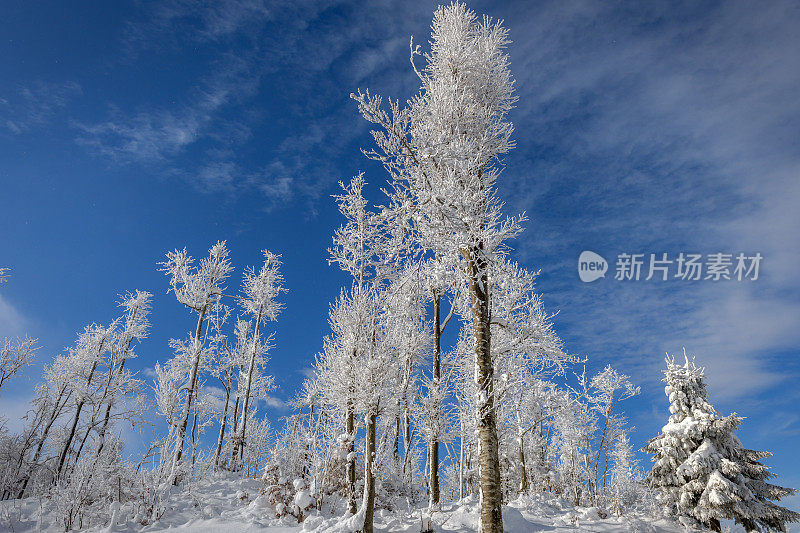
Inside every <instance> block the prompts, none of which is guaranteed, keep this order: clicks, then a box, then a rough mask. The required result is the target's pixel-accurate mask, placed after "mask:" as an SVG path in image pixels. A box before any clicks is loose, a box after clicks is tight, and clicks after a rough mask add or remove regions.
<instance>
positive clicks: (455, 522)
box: [0, 479, 683, 533]
mask: <svg viewBox="0 0 800 533" xmlns="http://www.w3.org/2000/svg"><path fill="white" fill-rule="evenodd" d="M261 487H262V484H261V482H260V481H259V480H252V479H249V480H233V479H215V480H208V481H202V482H200V483H198V484H197V485H194V486H190V487H189V488H188V489H182V490H178V489H173V491H172V492H170V493H169V494H168V495H167V496H166V498H165V500H164V501H163V502H162V505H163V507H164V512H163V515H162V516H161V518H160V519H159V520H158V521H157V522H156V523H154V524H151V525H147V526H143V525H141V524H140V523H138V522H137V521H136V518H137V517H136V516H134V513H133V509H132V507H130V506H127V505H124V504H123V505H122V506H121V507H120V508H119V509H118V510H117V513H116V515H117V517H116V520H115V521H114V523H113V524H106V525H105V526H102V527H94V528H93V529H90V530H88V531H96V532H104V531H116V532H127V533H133V532H137V533H138V532H156V531H166V530H170V531H191V532H198V533H211V532H215V533H216V532H232V533H248V532H251V531H262V532H263V531H267V532H269V533H289V532H311V531H314V532H320V533H322V532H328V533H334V532H336V533H344V532H346V531H349V529H348V525H349V524H348V522H350V523H352V521H347V520H344V519H343V518H342V517H341V516H340V513H339V512H337V513H335V514H333V515H332V514H331V511H327V512H325V511H323V512H322V513H320V512H318V511H313V512H311V513H310V514H309V516H308V517H306V519H305V520H304V521H303V522H302V523H301V524H297V522H296V520H295V519H294V518H292V517H289V518H283V519H278V518H275V513H274V510H273V509H272V507H270V505H269V504H268V502H267V500H266V498H265V497H264V496H261V495H260V490H261ZM40 510H41V511H40ZM601 514H603V515H604V514H605V513H603V512H602V511H601V510H598V509H597V508H585V507H577V508H576V507H573V506H571V505H569V504H568V503H566V502H565V501H564V500H562V499H561V498H558V497H556V496H553V495H549V494H545V495H535V496H523V497H520V498H518V499H517V500H514V501H512V502H510V503H509V505H508V506H507V507H505V508H504V510H503V520H504V524H505V529H506V531H509V532H514V533H516V532H520V533H525V532H534V531H550V532H555V533H558V532H566V531H570V532H575V531H586V532H614V531H620V532H628V531H630V532H643V533H644V532H647V533H679V532H682V531H683V528H682V527H680V526H678V525H677V524H675V523H671V522H668V521H666V520H652V519H646V518H643V517H639V516H624V517H621V518H617V517H615V516H607V517H606V518H601ZM428 518H430V522H431V523H432V525H433V528H432V529H433V531H437V532H439V531H440V532H476V531H478V526H479V518H478V501H477V498H474V497H472V498H465V499H464V500H461V501H460V502H453V503H443V504H442V505H441V506H440V508H439V509H438V510H437V511H435V512H434V513H433V514H432V515H431V516H430V517H428V515H427V512H426V510H425V509H423V508H413V507H409V506H408V505H407V504H402V505H400V506H399V508H398V509H397V510H395V511H386V510H381V509H379V510H376V513H375V526H376V531H380V532H414V533H417V532H419V531H421V529H422V527H421V526H422V524H423V523H424V522H427V520H428ZM0 531H13V532H15V533H17V532H19V533H22V532H33V531H43V532H59V531H63V528H62V527H61V526H60V525H59V523H58V519H57V517H56V516H55V515H54V513H53V512H52V511H49V510H48V507H47V504H46V502H40V501H39V500H38V499H34V498H29V499H27V500H23V501H5V502H0Z"/></svg>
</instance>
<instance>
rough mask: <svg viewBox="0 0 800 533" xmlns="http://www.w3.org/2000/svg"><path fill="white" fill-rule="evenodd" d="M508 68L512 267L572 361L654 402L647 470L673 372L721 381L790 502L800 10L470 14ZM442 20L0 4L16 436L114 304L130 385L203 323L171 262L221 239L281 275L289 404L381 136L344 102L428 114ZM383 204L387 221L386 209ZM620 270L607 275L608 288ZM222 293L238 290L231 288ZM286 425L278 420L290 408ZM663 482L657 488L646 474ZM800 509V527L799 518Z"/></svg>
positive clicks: (1, 257) (645, 409)
mask: <svg viewBox="0 0 800 533" xmlns="http://www.w3.org/2000/svg"><path fill="white" fill-rule="evenodd" d="M469 5H470V7H471V8H473V9H475V10H476V11H478V12H479V13H486V14H489V15H491V16H493V17H495V18H501V19H504V20H505V22H506V25H507V26H508V28H509V29H510V32H511V38H512V39H513V41H514V44H513V45H512V46H511V48H510V51H509V52H510V56H511V68H512V72H513V74H514V75H515V77H516V80H517V89H518V95H519V103H518V106H517V108H516V109H515V110H514V111H513V113H512V120H513V121H514V123H515V127H516V135H515V138H516V141H517V149H516V150H514V151H513V152H512V153H511V154H509V156H508V158H507V168H506V170H505V172H504V174H503V177H502V180H501V183H500V192H501V195H502V197H503V198H505V199H506V200H507V209H508V212H509V213H517V212H521V211H526V212H527V214H528V216H529V218H530V221H529V222H528V223H527V229H526V231H525V232H524V233H523V234H522V236H521V237H520V238H519V239H517V241H516V242H515V243H514V246H515V248H516V251H515V252H514V257H515V259H517V260H518V261H520V262H521V263H522V264H523V265H525V266H527V267H529V268H532V269H541V277H540V280H539V284H538V286H539V288H540V290H541V291H542V292H543V293H544V301H545V304H546V305H547V306H548V308H549V309H551V310H558V311H559V314H558V315H557V317H556V319H555V322H556V327H557V331H558V332H559V333H560V334H561V336H562V337H563V339H564V340H565V343H566V347H567V349H568V350H569V351H570V352H572V353H576V354H580V355H584V356H586V357H587V358H588V361H589V362H588V364H589V366H590V367H591V368H600V367H602V366H604V365H605V364H607V363H612V364H614V365H615V366H616V367H617V368H619V369H620V370H621V371H623V372H625V373H628V374H630V375H631V376H632V377H633V379H634V381H635V382H636V383H637V384H640V385H641V386H642V388H643V394H642V396H641V397H639V398H637V399H635V400H631V401H630V402H629V405H628V406H627V410H628V414H629V416H630V419H631V422H632V423H633V424H634V425H635V426H636V427H637V430H636V432H635V434H634V443H635V444H636V445H642V444H644V442H645V440H646V439H647V438H648V437H651V436H654V435H655V434H656V433H657V432H658V430H659V428H660V427H661V425H663V423H664V422H665V420H666V416H667V411H666V407H667V403H666V398H665V397H664V395H663V388H662V384H661V383H660V382H659V379H660V374H659V372H660V369H661V367H662V366H663V354H664V352H666V351H669V352H671V353H676V352H679V351H680V350H681V348H682V347H683V346H686V348H687V350H689V351H690V352H692V353H694V354H695V355H696V356H697V358H698V360H699V362H700V363H701V364H704V365H705V366H706V367H707V372H708V380H709V383H710V395H711V399H712V402H713V403H715V405H716V407H717V408H718V409H719V410H721V411H723V412H730V411H734V410H735V411H736V412H738V413H739V414H740V415H742V416H745V417H747V419H746V420H745V422H744V425H743V428H742V430H741V438H742V440H743V442H744V443H745V445H746V446H748V447H751V448H756V449H767V450H771V451H773V452H775V457H773V458H772V459H771V460H770V464H771V465H772V466H773V467H774V469H775V471H776V472H777V473H778V474H779V475H780V477H779V480H778V481H779V482H781V483H783V484H785V485H789V486H794V487H800V466H798V465H797V462H796V461H795V460H794V459H795V457H794V453H793V452H796V449H797V444H796V443H797V439H798V436H799V435H800V409H798V407H797V405H798V401H800V388H798V387H797V386H796V385H793V384H795V383H796V381H797V379H798V376H799V375H800V364H798V348H799V347H800V281H799V280H800V277H799V276H798V275H797V265H798V264H799V263H800V239H798V238H797V232H798V230H800V179H798V176H799V175H800V146H799V140H800V131H798V129H800V126H798V124H800V99H798V98H797V95H798V90H800V54H798V52H797V51H798V50H800V34H798V33H797V31H796V28H797V27H798V25H800V6H798V5H797V4H796V3H791V2H769V3H758V4H755V3H752V2H702V3H697V2H686V3H680V2H678V3H676V2H669V3H667V2H664V3H657V2H647V3H641V2H629V3H620V2H616V3H609V2H473V3H470V4H469ZM435 7H436V3H435V2H418V3H409V2H361V3H348V2H321V1H314V2H302V1H301V2H258V1H255V0H238V1H228V2H214V3H208V4H203V3H199V2H191V1H166V2H133V3H131V2H70V3H63V2H51V3H37V4H32V3H30V2H15V1H9V2H4V3H3V6H2V7H0V35H2V39H0V72H2V75H0V228H2V230H0V231H2V236H3V239H2V246H1V247H0V266H7V267H11V268H12V269H13V270H12V276H11V278H10V280H9V283H7V284H4V285H3V286H2V292H0V336H3V335H21V334H23V333H28V334H30V335H31V336H34V337H38V338H39V339H40V344H41V346H42V349H41V350H40V352H39V366H37V367H34V368H32V369H29V371H28V372H27V375H28V378H27V379H20V380H19V381H18V382H17V383H16V384H14V385H13V387H12V388H11V389H10V390H9V391H8V392H5V393H4V396H3V398H2V399H0V402H1V403H2V406H3V411H5V412H7V413H8V414H9V415H12V416H13V415H15V414H19V413H21V412H23V411H24V409H25V405H26V402H27V401H28V399H29V398H30V395H31V389H32V388H33V386H34V384H35V382H36V380H37V379H38V372H40V369H41V366H40V365H41V363H42V362H47V361H49V360H51V359H52V357H53V356H54V355H55V354H56V353H58V352H59V351H60V350H61V349H63V347H64V346H66V345H69V344H70V343H71V342H72V340H73V338H74V335H75V333H76V331H78V330H79V329H80V328H82V327H83V326H84V325H86V324H88V323H91V322H93V321H96V322H108V321H109V320H110V319H111V318H112V317H113V316H114V313H115V312H116V309H115V307H114V302H115V301H116V295H117V294H119V293H120V292H123V291H125V290H131V289H142V290H149V291H151V292H153V293H155V295H156V297H155V302H154V311H153V323H154V327H153V330H152V334H151V336H150V338H149V339H148V340H147V341H146V342H145V343H144V344H143V345H142V346H141V348H140V350H139V353H140V359H139V360H138V361H137V363H138V368H139V369H140V370H143V369H145V368H148V367H151V366H152V365H153V363H154V362H155V361H156V360H162V361H163V360H165V359H166V358H168V357H169V355H170V354H169V348H168V344H167V343H168V339H169V338H170V337H179V336H182V335H183V334H184V333H185V331H188V329H189V328H190V327H191V318H190V317H189V316H188V313H186V312H185V311H184V310H183V309H181V308H180V306H179V305H178V304H177V302H176V301H175V300H174V298H173V297H172V296H171V295H167V294H166V293H165V291H166V288H167V283H166V279H165V278H164V276H163V275H162V274H161V273H159V272H157V270H156V262H157V261H160V260H161V258H162V257H163V254H164V253H165V252H166V251H167V250H171V249H174V248H176V247H181V248H182V247H184V246H186V247H188V249H189V250H190V252H191V253H192V254H193V255H195V256H199V255H203V254H204V253H205V251H206V250H207V249H208V247H209V246H210V245H211V244H212V243H213V242H215V241H216V240H218V239H227V241H228V244H229V247H230V249H231V252H232V257H233V259H234V262H235V264H236V266H237V272H238V273H239V274H240V273H241V271H242V268H243V267H244V266H246V265H251V264H256V263H257V262H258V261H259V250H261V249H263V248H268V249H270V250H272V251H274V252H277V253H280V254H283V258H284V261H285V268H284V271H285V277H286V285H287V287H288V288H289V290H290V292H289V294H288V295H286V298H285V301H286V310H285V312H284V313H283V315H282V316H281V318H280V321H279V323H278V324H277V326H276V332H277V336H276V348H275V350H274V351H273V362H272V370H273V372H274V374H275V375H276V378H277V383H278V384H279V386H280V388H279V389H278V390H277V391H276V392H275V397H276V399H287V398H289V397H290V396H291V395H292V393H293V392H294V390H295V389H296V387H297V386H298V384H299V382H300V381H301V380H302V377H303V376H302V370H303V368H307V367H308V365H309V364H310V362H311V360H312V358H313V354H314V353H315V352H317V351H318V350H319V348H320V346H321V338H322V335H324V334H325V332H326V329H327V324H326V319H327V318H326V314H327V309H328V303H329V302H330V301H331V300H332V299H333V298H334V297H335V295H336V294H337V293H338V291H339V287H340V286H342V285H343V284H344V283H346V277H345V276H344V275H342V274H341V273H339V272H338V271H336V269H335V268H333V267H329V266H328V265H327V263H326V253H325V249H326V247H327V246H329V243H330V238H331V234H332V231H333V229H334V227H335V226H337V225H338V224H339V223H340V220H339V218H338V214H337V212H336V209H335V205H334V203H333V201H332V199H331V198H330V195H331V194H333V193H335V192H336V182H337V181H338V180H340V179H348V178H349V177H350V176H352V175H353V174H355V173H356V172H357V171H359V170H364V171H365V172H366V173H367V178H368V180H369V181H370V183H371V185H372V186H373V190H374V188H375V187H377V186H378V185H379V184H380V183H381V182H382V181H383V180H384V179H385V175H384V174H383V172H382V170H381V169H380V168H378V167H377V166H376V165H374V164H373V163H371V162H369V161H367V160H366V159H365V158H364V157H363V156H362V155H361V154H360V152H359V148H360V147H362V146H368V145H369V142H370V137H369V133H368V132H369V128H368V126H367V124H366V123H365V122H364V121H363V120H362V119H361V118H360V117H359V116H358V115H357V113H356V109H355V106H354V105H353V103H352V101H351V100H349V98H348V96H349V94H350V92H351V91H354V90H355V89H357V88H370V89H371V90H373V91H375V92H379V93H381V94H383V95H384V96H393V97H400V98H407V97H409V96H411V95H412V94H413V91H414V90H415V89H416V86H415V76H414V75H413V72H412V71H411V69H410V67H409V64H408V56H409V52H408V41H409V37H410V36H411V35H414V37H415V39H416V41H417V42H424V41H425V40H426V39H427V35H428V27H429V24H430V20H431V17H432V13H433V10H434V9H435ZM374 198H375V200H376V201H377V200H379V197H378V196H377V195H376V196H374ZM582 250H593V251H595V252H598V253H599V254H601V255H603V256H604V257H606V259H609V260H610V261H611V262H612V263H613V261H614V259H615V258H616V255H617V254H619V253H622V252H627V253H645V254H650V253H658V254H660V253H668V254H670V256H677V254H678V253H680V252H687V253H688V252H695V253H702V254H710V253H715V252H726V253H738V252H747V253H748V254H752V253H755V252H759V253H761V254H762V255H763V256H764V260H763V263H762V265H761V272H760V277H759V279H758V280H757V281H752V282H747V281H745V282H736V281H729V282H718V283H714V282H711V281H698V282H685V281H681V280H669V281H664V282H656V281H649V282H648V281H643V280H641V281H628V282H622V281H615V280H614V279H613V277H612V276H607V277H606V278H605V279H602V280H598V281H596V282H594V283H591V284H584V283H582V282H581V281H580V280H579V279H578V276H577V271H576V263H577V258H578V255H579V254H580V252H581V251H582ZM611 268H612V269H613V264H612V267H611ZM235 284H236V283H235V282H232V284H231V285H232V286H235ZM272 403H273V405H272V406H269V407H268V408H267V409H268V412H269V413H270V416H271V417H273V418H274V417H277V416H280V415H281V413H282V411H281V408H280V406H279V405H278V404H279V402H278V401H277V400H276V401H274V402H272ZM645 465H647V463H645ZM790 505H791V506H793V507H794V508H798V507H800V499H797V498H795V499H793V500H791V501H790Z"/></svg>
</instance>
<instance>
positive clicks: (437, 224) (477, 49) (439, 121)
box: [353, 3, 520, 532]
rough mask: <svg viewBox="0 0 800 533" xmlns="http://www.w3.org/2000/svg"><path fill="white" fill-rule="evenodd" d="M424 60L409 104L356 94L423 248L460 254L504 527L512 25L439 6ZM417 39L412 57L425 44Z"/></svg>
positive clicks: (483, 465) (488, 455)
mask: <svg viewBox="0 0 800 533" xmlns="http://www.w3.org/2000/svg"><path fill="white" fill-rule="evenodd" d="M430 43H431V50H430V52H429V53H427V54H424V56H423V57H424V59H425V61H426V65H425V66H424V67H423V68H422V69H421V70H417V69H416V67H415V72H416V73H417V75H418V77H419V79H420V81H421V84H422V86H421V90H420V92H419V94H418V95H417V96H415V97H414V98H413V99H412V100H410V101H409V102H408V105H407V106H406V107H404V108H402V109H401V107H400V105H399V103H398V102H390V106H389V107H390V109H389V110H388V111H387V110H385V109H383V108H382V106H381V98H380V97H377V96H372V95H370V94H369V93H368V92H367V93H361V92H359V93H358V94H356V95H353V98H354V99H355V100H356V101H357V102H358V105H359V109H360V111H361V113H362V115H363V116H364V118H365V119H367V120H368V121H370V122H372V123H375V124H377V125H378V126H379V127H380V130H379V131H376V132H374V133H373V136H374V138H375V140H376V143H377V150H375V151H372V152H369V153H368V155H371V156H372V157H374V158H375V159H377V160H380V161H382V162H383V164H384V166H385V167H386V168H387V170H388V171H389V172H390V174H391V176H392V178H393V180H394V183H393V189H394V191H395V194H396V197H397V198H399V200H398V203H401V204H403V205H404V206H405V208H406V210H407V212H408V213H409V215H410V220H412V221H413V225H414V227H415V231H416V233H417V234H418V235H419V237H420V240H421V245H422V246H423V248H424V249H428V250H432V251H433V252H434V253H436V254H438V255H440V256H446V255H449V256H451V257H457V258H458V261H459V262H460V263H461V265H460V266H461V269H460V271H461V272H462V273H463V274H462V276H463V278H462V280H463V283H465V285H466V286H467V287H468V289H469V295H470V302H471V311H472V332H473V347H474V364H475V369H476V370H475V380H476V383H477V385H478V402H477V405H476V408H477V410H476V413H475V416H476V420H478V424H477V427H478V432H479V439H478V440H479V453H478V456H479V464H480V479H481V523H482V529H483V531H485V532H500V531H502V529H503V520H502V511H501V507H502V490H501V483H500V463H499V455H498V440H497V421H496V413H495V406H494V393H493V390H492V387H493V385H494V376H493V364H492V360H491V331H490V322H491V316H490V311H489V308H490V301H491V294H490V283H489V272H490V270H491V266H492V264H493V263H494V261H495V260H496V257H497V255H498V254H499V253H501V252H502V245H503V243H504V242H505V241H506V240H508V239H509V238H511V237H513V236H515V235H516V234H517V233H519V231H520V227H519V219H508V218H506V217H504V216H503V215H502V212H501V211H502V209H501V208H502V202H501V201H500V200H499V198H498V197H497V195H496V193H495V182H496V180H497V178H498V177H499V175H500V171H501V166H502V164H501V161H500V157H501V156H502V155H503V154H505V153H507V152H508V151H509V150H511V148H513V146H514V143H513V141H512V140H511V133H512V131H513V127H512V125H511V123H510V122H509V121H508V120H507V115H508V112H509V111H510V110H511V108H512V106H513V104H514V101H515V96H514V95H513V86H514V83H513V80H512V77H511V74H510V72H509V69H508V56H507V54H506V53H505V47H506V46H507V45H508V43H509V40H508V32H507V30H506V29H505V28H503V26H502V25H501V24H500V23H499V22H494V21H491V20H490V19H488V18H485V19H483V20H478V18H477V16H476V15H475V13H473V12H472V11H470V10H468V9H467V8H466V6H464V4H460V3H453V4H451V5H449V6H447V7H440V8H439V9H437V11H436V13H435V15H434V19H433V24H432V34H431V41H430ZM418 53H419V52H418V50H417V49H416V48H413V47H412V58H413V56H414V55H416V54H418Z"/></svg>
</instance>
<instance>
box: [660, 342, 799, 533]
mask: <svg viewBox="0 0 800 533" xmlns="http://www.w3.org/2000/svg"><path fill="white" fill-rule="evenodd" d="M684 359H685V363H684V364H683V365H679V364H676V363H675V361H674V358H672V357H667V370H666V372H665V374H666V377H665V378H664V381H665V382H666V383H667V386H666V388H665V389H664V390H665V393H666V394H667V396H668V397H669V401H670V408H669V410H670V413H671V415H670V417H669V422H668V423H667V425H666V426H664V427H663V428H662V433H661V435H659V436H658V437H655V438H653V439H651V440H650V442H649V443H648V444H647V446H645V448H644V451H646V452H648V453H652V454H654V457H653V461H654V463H655V464H654V465H653V470H652V471H651V472H650V473H649V474H648V475H647V482H648V483H649V484H650V486H651V487H652V488H653V489H654V490H655V492H656V496H657V498H658V499H659V502H660V503H661V504H662V505H663V506H665V507H666V506H669V507H671V508H672V509H673V511H676V512H677V513H678V514H680V515H682V516H685V517H689V518H690V519H693V520H697V522H699V523H700V524H702V525H704V526H706V527H708V528H710V529H712V530H713V531H720V520H723V519H728V520H734V521H736V522H737V523H739V524H741V525H742V526H744V528H745V529H746V530H747V531H785V524H786V523H787V522H795V521H798V520H800V514H798V513H795V512H793V511H790V510H788V509H786V508H784V507H780V506H778V505H776V504H775V503H773V501H771V500H776V501H777V500H779V499H780V498H782V497H784V496H787V495H790V494H793V493H795V492H796V491H795V490H794V489H788V488H783V487H779V486H777V485H772V484H770V483H768V482H767V480H768V479H770V478H773V477H775V474H773V473H772V472H769V471H768V469H767V467H766V466H765V465H763V464H761V462H760V459H763V458H765V457H769V456H770V455H772V454H770V453H769V452H760V451H754V450H748V449H745V448H744V447H743V446H742V443H741V442H740V441H739V439H738V438H737V437H736V436H735V435H734V431H736V429H738V427H739V425H740V424H741V422H742V420H743V419H742V417H739V416H737V415H736V414H735V413H734V414H731V415H729V416H721V415H720V414H719V413H718V412H717V411H716V410H715V409H714V407H713V406H712V405H711V404H710V403H709V402H708V400H707V397H706V385H705V382H704V369H703V368H701V367H697V366H696V365H695V364H694V359H692V360H691V361H690V360H689V358H688V357H687V356H686V354H685V352H684Z"/></svg>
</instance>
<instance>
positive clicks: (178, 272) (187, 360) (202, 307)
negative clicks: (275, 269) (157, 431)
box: [160, 241, 233, 484]
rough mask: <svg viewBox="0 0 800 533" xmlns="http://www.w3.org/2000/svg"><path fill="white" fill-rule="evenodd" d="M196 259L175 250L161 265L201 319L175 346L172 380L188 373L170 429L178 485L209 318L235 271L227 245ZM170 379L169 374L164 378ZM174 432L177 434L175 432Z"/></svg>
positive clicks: (183, 300) (178, 294) (178, 390)
mask: <svg viewBox="0 0 800 533" xmlns="http://www.w3.org/2000/svg"><path fill="white" fill-rule="evenodd" d="M193 263H194V259H193V258H192V257H191V256H189V255H188V254H187V253H186V249H183V250H175V251H174V252H169V253H168V254H167V260H166V261H164V262H163V263H160V264H161V266H162V268H161V270H162V271H163V272H164V273H165V274H166V275H167V276H169V278H170V289H169V290H170V291H171V292H172V293H173V294H175V298H177V300H178V302H180V303H181V304H183V305H184V306H185V307H187V308H188V309H190V310H191V311H192V312H193V313H194V314H196V315H197V325H196V327H195V329H194V333H193V335H192V336H191V337H190V339H189V341H188V342H186V343H180V342H173V346H174V347H175V348H176V349H178V351H179V353H178V357H177V358H176V359H174V360H173V363H175V364H173V365H172V369H171V377H172V378H176V377H178V375H179V374H181V373H182V372H181V370H188V372H187V374H188V378H187V380H186V382H185V383H180V384H179V385H178V386H177V388H176V389H175V390H174V392H175V393H176V394H177V396H179V400H178V401H179V402H180V405H179V406H178V411H179V414H178V416H177V417H176V418H175V419H174V420H173V421H172V422H173V424H174V425H173V426H172V427H171V428H170V436H171V440H172V442H170V443H169V444H170V445H171V447H172V450H171V465H170V471H169V474H168V476H169V481H170V482H171V483H172V484H177V483H178V482H179V481H180V469H181V458H182V456H183V448H184V444H185V441H186V429H187V427H188V425H189V417H190V415H191V412H192V405H193V404H194V402H195V400H196V399H197V396H198V392H199V391H198V377H199V375H200V369H201V362H202V359H203V355H204V352H205V350H204V344H205V343H204V338H203V324H204V321H205V318H206V314H207V313H208V312H209V310H210V309H211V306H212V305H214V303H216V302H217V301H218V300H219V299H220V298H221V297H222V295H223V292H224V290H225V285H224V284H225V281H226V280H227V278H228V276H229V275H230V273H231V271H232V270H233V267H232V266H231V262H230V259H229V257H228V249H227V247H226V246H225V242H223V241H220V242H217V243H216V244H215V245H214V246H212V247H211V250H210V251H209V255H208V257H207V258H204V259H202V260H201V261H200V263H199V264H198V265H197V266H196V267H195V266H194V264H193ZM181 367H182V368H181ZM164 375H166V374H164ZM173 430H174V432H173Z"/></svg>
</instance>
